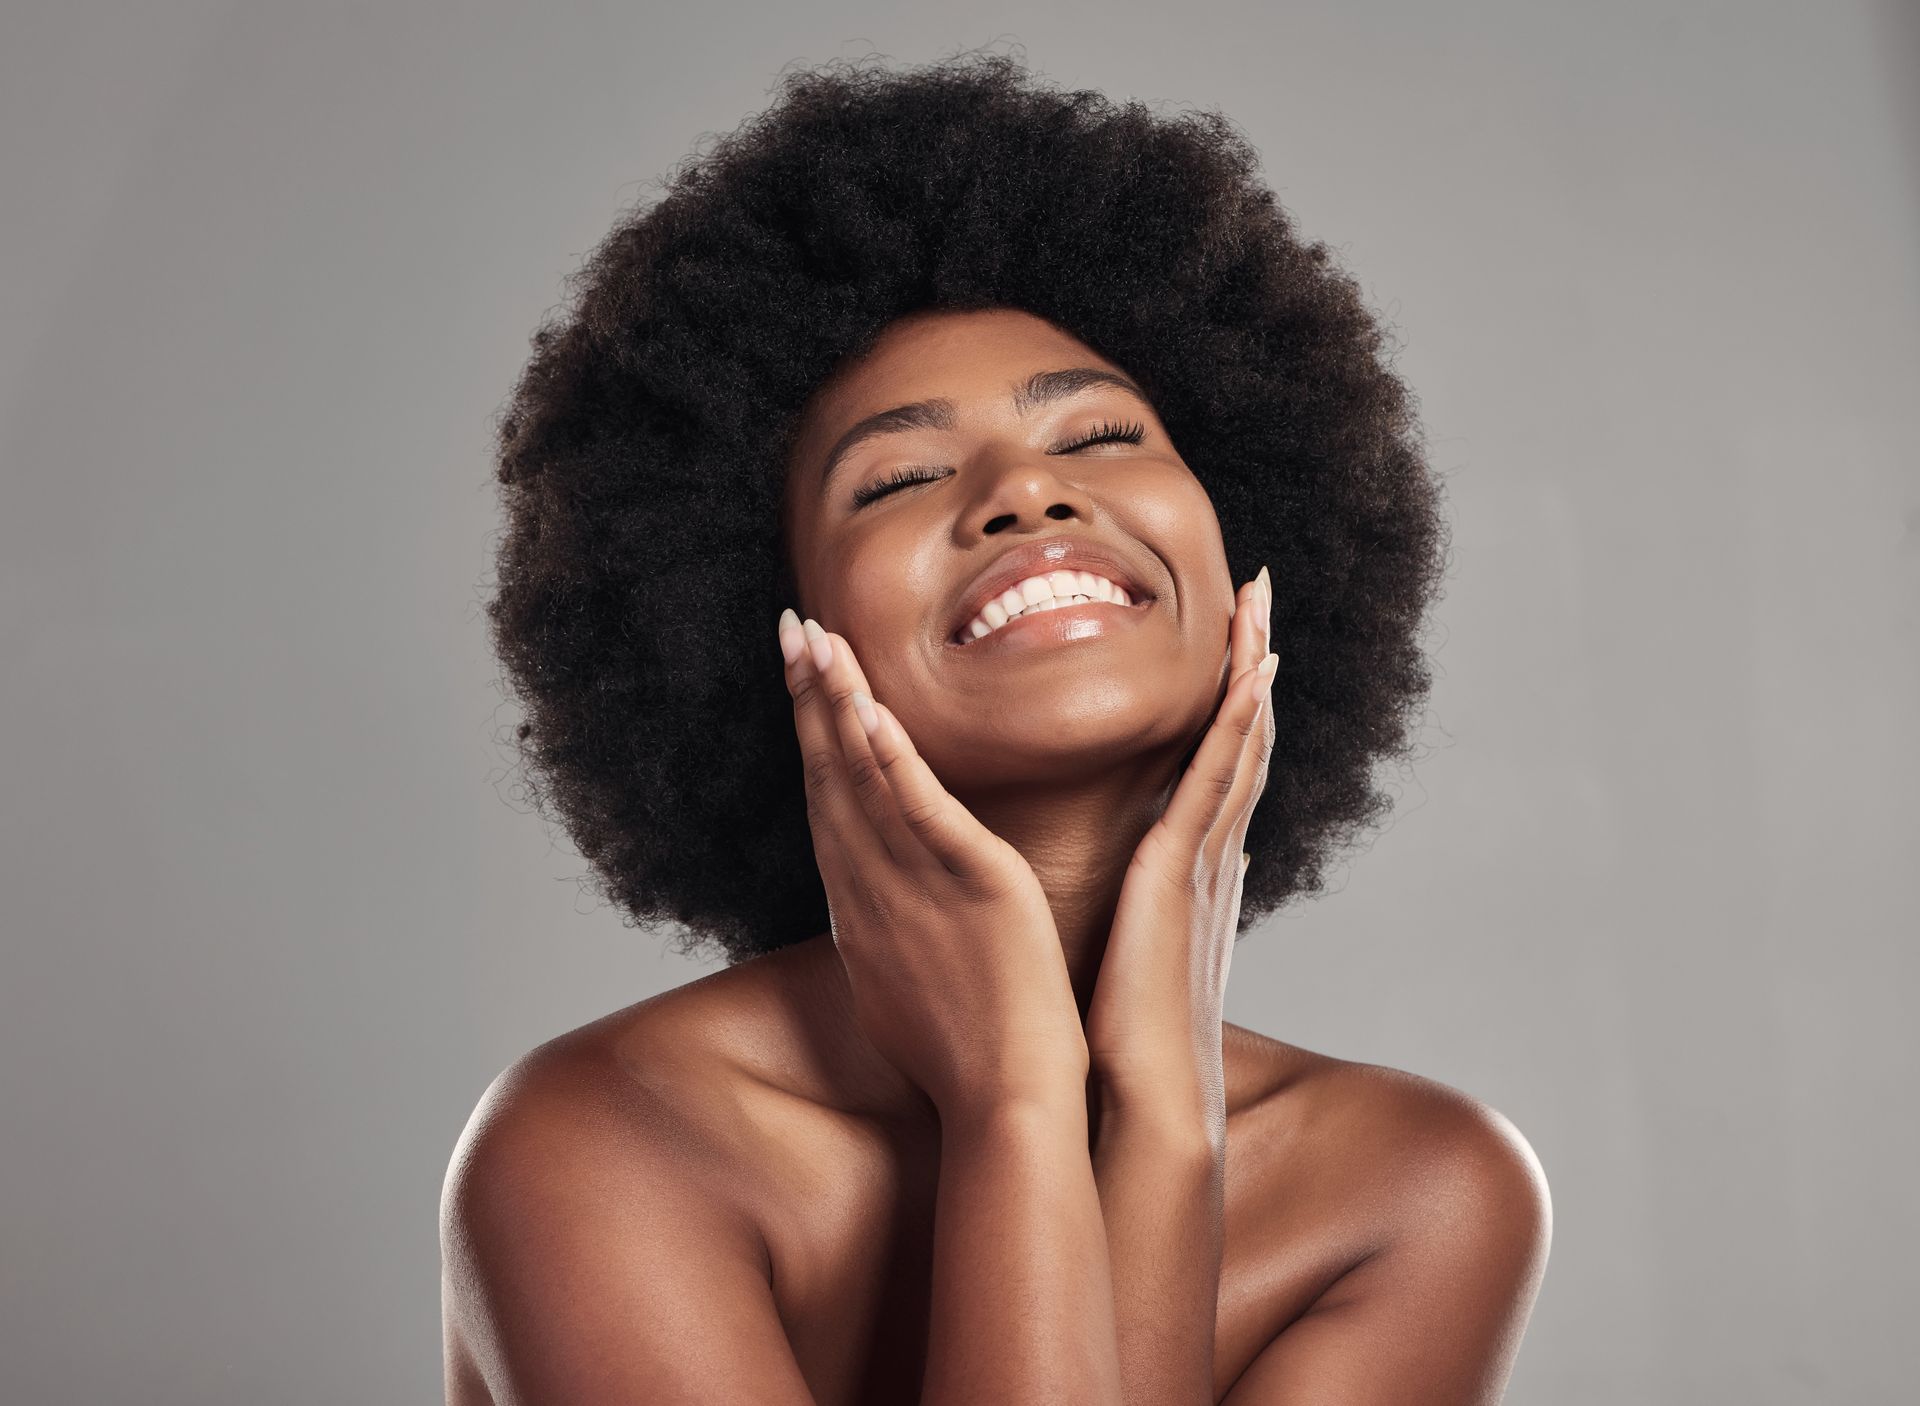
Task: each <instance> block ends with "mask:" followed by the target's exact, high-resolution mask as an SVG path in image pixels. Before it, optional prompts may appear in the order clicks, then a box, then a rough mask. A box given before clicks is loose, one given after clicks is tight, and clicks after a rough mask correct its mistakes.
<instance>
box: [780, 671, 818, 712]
mask: <svg viewBox="0 0 1920 1406" xmlns="http://www.w3.org/2000/svg"><path fill="white" fill-rule="evenodd" d="M796 667H798V666H796ZM789 687H790V689H791V690H792V693H793V702H794V706H795V707H796V708H807V707H811V706H812V705H814V704H816V703H819V702H821V701H822V700H823V699H824V698H825V693H824V691H823V689H822V688H821V680H820V675H819V674H817V673H815V672H814V671H813V670H812V669H807V670H805V671H804V672H803V673H802V674H801V675H800V677H799V678H797V679H793V680H790V682H789Z"/></svg>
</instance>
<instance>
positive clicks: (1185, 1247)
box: [1093, 1098, 1226, 1406]
mask: <svg viewBox="0 0 1920 1406" xmlns="http://www.w3.org/2000/svg"><path fill="white" fill-rule="evenodd" d="M1225 1148H1226V1144H1225V1138H1224V1135H1223V1134H1221V1133H1216V1132H1215V1131H1214V1130H1213V1129H1212V1128H1211V1126H1210V1120H1209V1119H1208V1117H1207V1116H1206V1114H1205V1112H1204V1109H1203V1106H1202V1105H1201V1104H1200V1103H1198V1102H1195V1103H1194V1105H1193V1106H1192V1107H1191V1108H1189V1107H1187V1106H1186V1105H1185V1104H1180V1105H1171V1104H1167V1103H1153V1104H1134V1105H1131V1106H1129V1105H1127V1104H1125V1103H1124V1102H1118V1101H1115V1100H1113V1099H1111V1098H1109V1099H1107V1100H1105V1101H1103V1102H1102V1104H1101V1108H1100V1116H1099V1130H1098V1134H1097V1138H1096V1143H1095V1146H1094V1150H1093V1169H1094V1177H1095V1182H1096V1185H1097V1186H1098V1188H1099V1194H1100V1209H1101V1214H1102V1217H1103V1219H1104V1221H1105V1223H1106V1231H1107V1250H1108V1258H1109V1262H1110V1264H1111V1272H1112V1276H1113V1286H1114V1314H1115V1329H1116V1332H1117V1334H1118V1338H1119V1356H1120V1367H1121V1376H1122V1379H1123V1381H1124V1382H1125V1384H1126V1386H1125V1394H1124V1396H1123V1398H1122V1399H1123V1400H1124V1401H1125V1402H1126V1404H1127V1406H1202V1404H1203V1403H1204V1406H1212V1402H1213V1355H1214V1341H1213V1336H1214V1321H1215V1316H1216V1314H1217V1312H1218V1302H1219V1286H1220V1256H1221V1247H1222V1242H1223V1238H1224V1205H1225V1187H1226V1175H1225V1171H1226V1158H1225Z"/></svg>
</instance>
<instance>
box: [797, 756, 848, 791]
mask: <svg viewBox="0 0 1920 1406" xmlns="http://www.w3.org/2000/svg"><path fill="white" fill-rule="evenodd" d="M800 769H801V772H802V774H803V775H804V776H805V777H806V782H807V794H808V795H809V796H811V795H812V794H813V793H814V792H816V791H820V790H824V789H825V788H826V787H828V786H831V785H832V784H833V779H834V777H835V776H836V775H837V774H838V772H839V770H840V763H839V759H838V758H837V757H835V756H834V755H833V754H832V753H831V752H827V751H824V750H815V751H811V752H808V753H807V754H806V756H805V757H804V758H802V759H801V763H800Z"/></svg>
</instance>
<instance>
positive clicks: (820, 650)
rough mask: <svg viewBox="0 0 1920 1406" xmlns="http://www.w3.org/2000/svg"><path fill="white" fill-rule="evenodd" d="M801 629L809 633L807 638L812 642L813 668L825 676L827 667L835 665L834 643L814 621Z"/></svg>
mask: <svg viewBox="0 0 1920 1406" xmlns="http://www.w3.org/2000/svg"><path fill="white" fill-rule="evenodd" d="M801 628H802V629H804V630H805V631H806V632H807V638H808V640H810V641H811V642H812V647H813V667H814V668H816V669H818V670H819V671H820V672H821V673H823V674H824V673H826V671H827V666H828V665H829V664H831V663H833V641H832V640H830V639H828V638H827V632H826V631H825V630H823V629H821V628H820V627H819V626H818V625H816V624H815V623H814V622H813V621H812V620H808V621H806V622H805V623H804V624H803V625H802V626H801Z"/></svg>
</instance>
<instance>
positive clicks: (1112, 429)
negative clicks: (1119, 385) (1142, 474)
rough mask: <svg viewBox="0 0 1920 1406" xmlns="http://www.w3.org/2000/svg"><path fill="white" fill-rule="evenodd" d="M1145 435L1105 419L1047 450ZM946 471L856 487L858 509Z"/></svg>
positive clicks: (915, 472) (913, 472) (914, 472)
mask: <svg viewBox="0 0 1920 1406" xmlns="http://www.w3.org/2000/svg"><path fill="white" fill-rule="evenodd" d="M1146 437H1147V427H1146V426H1145V425H1144V424H1142V423H1140V422H1139V421H1138V420H1133V421H1129V422H1127V423H1124V424H1119V425H1114V424H1109V423H1107V422H1105V421H1102V422H1101V423H1100V424H1099V425H1097V426H1095V427H1094V428H1093V429H1092V430H1090V431H1089V432H1088V433H1086V434H1084V435H1082V436H1081V437H1080V438H1079V439H1076V440H1073V441H1072V442H1071V443H1068V444H1061V445H1056V446H1055V447H1054V448H1052V449H1049V450H1048V451H1047V452H1048V453H1049V454H1071V453H1072V452H1073V451H1074V450H1076V449H1085V448H1086V447H1087V446H1088V445H1091V444H1138V443H1140V442H1141V441H1142V440H1144V439H1145V438H1146ZM944 472H945V470H943V469H938V468H922V467H914V468H907V469H902V470H900V471H899V472H898V473H896V474H894V475H893V476H892V477H890V478H884V479H881V480H880V481H879V482H878V483H870V484H866V485H864V486H863V487H860V488H856V489H854V491H853V505H854V507H856V508H863V507H865V506H866V505H867V504H868V503H871V502H872V501H873V500H874V499H876V498H884V497H886V496H887V495H888V494H889V493H893V492H896V491H898V490H899V489H902V488H906V487H908V486H910V485H912V484H916V483H927V482H930V481H931V480H933V479H936V478H939V477H940V476H941V474H942V473H944Z"/></svg>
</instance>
